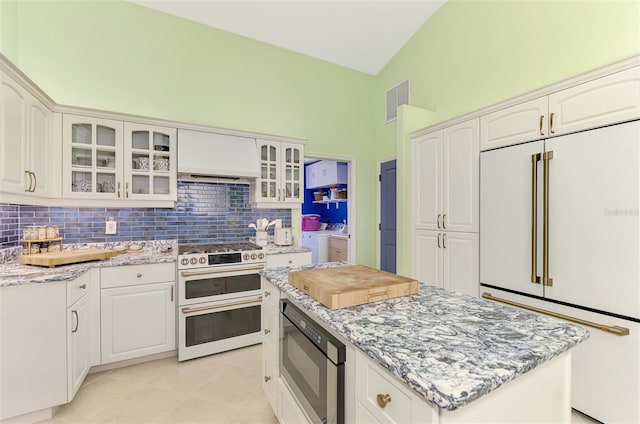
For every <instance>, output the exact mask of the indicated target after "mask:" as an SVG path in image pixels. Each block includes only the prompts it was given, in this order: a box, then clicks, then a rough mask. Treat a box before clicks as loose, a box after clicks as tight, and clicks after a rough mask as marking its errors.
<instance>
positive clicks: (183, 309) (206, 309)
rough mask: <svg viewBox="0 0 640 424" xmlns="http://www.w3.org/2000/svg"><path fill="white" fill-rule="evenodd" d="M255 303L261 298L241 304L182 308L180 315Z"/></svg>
mask: <svg viewBox="0 0 640 424" xmlns="http://www.w3.org/2000/svg"><path fill="white" fill-rule="evenodd" d="M256 302H262V296H258V297H256V298H253V299H250V300H244V301H242V302H231V303H225V304H223V305H215V306H201V307H199V308H189V307H184V308H182V313H183V314H185V315H186V314H191V313H193V312H202V311H213V310H216V309H223V308H229V307H231V306H239V305H247V304H249V303H256Z"/></svg>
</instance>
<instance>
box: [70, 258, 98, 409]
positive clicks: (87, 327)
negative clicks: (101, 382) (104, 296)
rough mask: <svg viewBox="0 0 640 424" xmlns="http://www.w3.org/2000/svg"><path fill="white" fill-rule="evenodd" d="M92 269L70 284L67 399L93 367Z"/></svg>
mask: <svg viewBox="0 0 640 424" xmlns="http://www.w3.org/2000/svg"><path fill="white" fill-rule="evenodd" d="M94 271H95V270H90V271H89V272H86V273H84V274H83V275H81V276H80V277H78V278H76V279H75V280H74V281H72V282H70V283H69V284H68V285H67V402H71V401H72V400H73V398H74V396H75V395H76V393H77V392H78V389H80V386H81V385H82V382H83V381H84V378H85V377H86V376H87V373H88V372H89V368H90V367H91V333H92V325H91V324H92V323H91V313H90V310H91V302H90V301H89V299H90V294H89V293H90V290H91V288H90V286H91V275H92V273H93V272H94Z"/></svg>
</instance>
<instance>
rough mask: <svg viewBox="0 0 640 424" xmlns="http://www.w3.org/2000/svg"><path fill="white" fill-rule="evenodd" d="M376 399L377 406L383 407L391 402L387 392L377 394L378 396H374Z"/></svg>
mask: <svg viewBox="0 0 640 424" xmlns="http://www.w3.org/2000/svg"><path fill="white" fill-rule="evenodd" d="M376 400H377V401H378V406H379V407H380V408H383V409H384V407H385V406H387V404H388V403H389V402H391V395H390V394H389V393H387V394H384V395H383V394H379V395H378V396H376Z"/></svg>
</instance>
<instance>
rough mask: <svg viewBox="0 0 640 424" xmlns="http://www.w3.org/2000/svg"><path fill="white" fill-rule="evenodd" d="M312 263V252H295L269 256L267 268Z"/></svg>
mask: <svg viewBox="0 0 640 424" xmlns="http://www.w3.org/2000/svg"><path fill="white" fill-rule="evenodd" d="M310 263H311V252H295V253H280V254H267V263H266V267H267V268H277V267H280V266H301V265H309V264H310Z"/></svg>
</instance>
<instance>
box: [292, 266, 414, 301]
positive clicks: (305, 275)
mask: <svg viewBox="0 0 640 424" xmlns="http://www.w3.org/2000/svg"><path fill="white" fill-rule="evenodd" d="M289 284H291V285H292V286H294V287H296V288H298V289H300V290H302V291H303V292H304V293H305V294H307V295H309V296H311V297H313V298H314V299H315V300H317V301H318V302H320V303H322V304H323V305H324V306H326V307H327V308H330V309H340V308H346V307H349V306H355V305H362V304H364V303H369V302H377V301H379V300H384V299H391V298H394V297H400V296H406V295H409V294H415V293H418V281H417V280H414V279H411V278H407V277H403V276H400V275H396V274H391V273H389V272H386V271H380V270H378V269H375V268H370V267H368V266H364V265H350V266H341V267H334V268H321V269H312V270H308V271H291V272H289Z"/></svg>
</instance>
